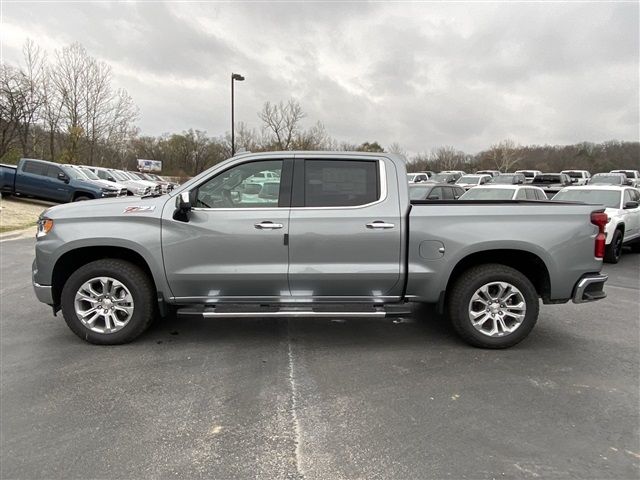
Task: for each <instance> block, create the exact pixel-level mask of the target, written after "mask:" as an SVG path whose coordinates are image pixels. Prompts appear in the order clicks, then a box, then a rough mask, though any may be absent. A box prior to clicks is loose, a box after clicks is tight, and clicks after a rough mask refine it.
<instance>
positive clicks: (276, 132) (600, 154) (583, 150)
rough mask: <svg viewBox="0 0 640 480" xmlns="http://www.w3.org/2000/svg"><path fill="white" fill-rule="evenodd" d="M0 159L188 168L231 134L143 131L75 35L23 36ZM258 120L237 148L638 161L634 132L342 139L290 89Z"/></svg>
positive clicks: (575, 162) (609, 165)
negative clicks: (438, 143)
mask: <svg viewBox="0 0 640 480" xmlns="http://www.w3.org/2000/svg"><path fill="white" fill-rule="evenodd" d="M0 89H1V91H0V161H1V162H3V163H16V162H17V160H18V159H19V158H22V157H31V158H34V157H35V158H41V159H45V160H52V161H55V162H60V163H75V164H88V165H98V166H110V167H116V168H127V169H135V168H136V159H138V158H145V159H151V160H161V161H162V162H163V173H164V174H167V175H176V176H191V175H195V174H197V173H200V172H201V171H203V170H205V169H206V168H209V167H210V166H212V165H214V164H216V163H218V162H220V161H222V160H224V159H226V158H228V157H229V156H230V155H231V138H230V134H228V133H227V134H224V135H219V136H210V135H208V134H207V132H205V131H202V130H193V129H189V130H185V131H183V132H181V133H171V134H169V133H167V134H164V135H160V136H149V135H142V134H141V133H140V131H139V129H138V128H137V127H136V124H135V122H136V120H137V119H138V114H139V111H138V108H137V106H136V105H135V103H134V101H133V99H132V98H131V96H130V95H129V94H128V92H127V91H126V90H124V89H122V88H116V87H115V86H114V85H113V74H112V71H111V67H110V66H109V65H108V64H106V63H105V62H101V61H99V60H97V59H95V58H93V57H92V56H91V55H89V53H88V52H87V51H86V50H85V48H84V47H83V46H82V45H80V44H79V43H74V44H71V45H69V46H67V47H64V48H62V49H61V50H56V51H55V52H54V54H53V56H52V57H51V58H49V57H48V55H47V54H46V53H45V51H44V50H42V49H41V48H40V47H39V46H38V45H36V44H35V43H34V42H32V41H27V42H26V43H25V45H24V48H23V62H22V65H20V66H13V65H8V64H5V65H2V66H1V67H0ZM257 118H258V120H259V122H260V123H259V128H252V127H250V126H249V125H248V124H246V123H244V122H239V123H238V124H237V125H236V129H235V143H236V151H242V150H246V151H252V152H259V151H269V150H342V151H365V152H384V151H387V152H392V153H399V154H403V155H405V157H407V167H408V170H409V171H422V170H435V171H440V170H465V171H474V170H480V169H492V170H500V171H503V172H507V171H513V170H515V169H535V170H541V171H560V170H565V169H569V168H576V169H585V170H589V171H591V172H599V171H609V170H612V169H614V168H630V169H640V142H622V141H615V140H612V141H608V142H604V143H588V142H583V143H579V144H575V145H531V146H521V145H517V144H516V143H515V142H514V141H512V140H503V141H501V142H499V143H497V144H495V145H492V146H491V147H489V148H487V149H486V150H483V151H481V152H478V153H476V154H468V153H465V152H463V151H461V150H458V149H456V148H455V147H453V146H442V147H438V148H434V149H433V150H431V151H429V152H423V153H418V154H415V155H407V154H406V152H405V151H404V150H403V148H402V147H401V146H400V145H399V144H397V143H392V144H391V145H388V146H386V147H383V146H381V145H380V144H379V143H378V142H375V141H373V142H362V143H349V142H339V141H337V140H336V139H334V138H332V137H331V136H330V135H329V133H328V132H327V131H326V129H325V127H324V125H323V124H322V123H321V122H316V123H315V124H313V125H311V126H306V125H307V123H306V114H305V112H304V110H303V108H302V106H301V105H300V103H299V102H298V101H297V100H295V99H290V100H288V101H286V102H278V103H271V102H266V103H265V104H264V105H263V106H262V108H261V110H260V111H259V112H257Z"/></svg>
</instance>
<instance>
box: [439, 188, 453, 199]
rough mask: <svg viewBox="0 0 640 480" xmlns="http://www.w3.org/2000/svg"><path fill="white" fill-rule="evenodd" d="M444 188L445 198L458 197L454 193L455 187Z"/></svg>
mask: <svg viewBox="0 0 640 480" xmlns="http://www.w3.org/2000/svg"><path fill="white" fill-rule="evenodd" d="M442 190H443V192H444V200H455V199H456V197H455V195H454V194H453V188H451V187H442Z"/></svg>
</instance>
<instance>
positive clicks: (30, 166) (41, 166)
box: [22, 162, 47, 176]
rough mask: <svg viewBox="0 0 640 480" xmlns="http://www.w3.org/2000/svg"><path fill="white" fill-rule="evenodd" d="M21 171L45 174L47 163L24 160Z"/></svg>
mask: <svg viewBox="0 0 640 480" xmlns="http://www.w3.org/2000/svg"><path fill="white" fill-rule="evenodd" d="M22 171H23V172H25V173H31V174H33V175H42V176H46V175H47V164H46V163H40V162H24V165H23V166H22Z"/></svg>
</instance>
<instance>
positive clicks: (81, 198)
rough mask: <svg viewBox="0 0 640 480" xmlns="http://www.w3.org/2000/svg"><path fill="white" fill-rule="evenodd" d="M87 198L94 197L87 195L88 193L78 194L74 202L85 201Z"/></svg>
mask: <svg viewBox="0 0 640 480" xmlns="http://www.w3.org/2000/svg"><path fill="white" fill-rule="evenodd" d="M85 200H93V198H91V197H87V196H86V195H78V196H77V197H76V198H74V199H73V201H74V202H84V201H85Z"/></svg>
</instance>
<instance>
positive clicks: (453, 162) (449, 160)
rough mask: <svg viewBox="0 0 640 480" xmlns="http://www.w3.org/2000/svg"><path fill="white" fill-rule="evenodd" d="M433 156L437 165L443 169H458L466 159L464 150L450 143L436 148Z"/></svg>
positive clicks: (432, 153)
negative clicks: (457, 148)
mask: <svg viewBox="0 0 640 480" xmlns="http://www.w3.org/2000/svg"><path fill="white" fill-rule="evenodd" d="M431 156H432V158H433V163H434V164H435V166H437V167H438V168H440V169H441V170H456V169H457V168H458V167H459V166H460V164H461V163H462V162H463V161H464V159H465V154H464V152H461V151H459V150H456V149H455V147H452V146H450V145H447V146H444V147H438V148H436V149H434V150H433V151H432V152H431Z"/></svg>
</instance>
